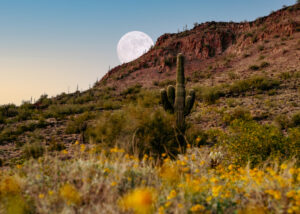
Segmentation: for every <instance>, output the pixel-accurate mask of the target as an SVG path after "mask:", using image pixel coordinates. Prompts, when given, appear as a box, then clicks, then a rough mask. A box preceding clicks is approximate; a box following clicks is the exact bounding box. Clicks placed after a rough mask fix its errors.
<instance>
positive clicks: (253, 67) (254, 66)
mask: <svg viewBox="0 0 300 214" xmlns="http://www.w3.org/2000/svg"><path fill="white" fill-rule="evenodd" d="M249 69H250V70H253V71H257V70H259V66H258V65H250V66H249Z"/></svg>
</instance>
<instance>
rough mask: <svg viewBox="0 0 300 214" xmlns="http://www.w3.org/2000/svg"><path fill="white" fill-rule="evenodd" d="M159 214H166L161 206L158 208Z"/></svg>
mask: <svg viewBox="0 0 300 214" xmlns="http://www.w3.org/2000/svg"><path fill="white" fill-rule="evenodd" d="M158 214H165V208H164V207H162V206H160V207H159V208H158Z"/></svg>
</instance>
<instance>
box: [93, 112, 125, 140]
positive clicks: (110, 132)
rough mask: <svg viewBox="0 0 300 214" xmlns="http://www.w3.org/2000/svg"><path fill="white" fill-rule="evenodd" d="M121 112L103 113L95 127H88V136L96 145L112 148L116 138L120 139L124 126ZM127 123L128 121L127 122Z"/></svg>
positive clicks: (123, 117) (123, 115)
mask: <svg viewBox="0 0 300 214" xmlns="http://www.w3.org/2000/svg"><path fill="white" fill-rule="evenodd" d="M125 116H126V115H125V113H124V112H123V111H115V112H104V113H103V114H101V115H100V117H99V118H98V119H97V124H96V125H95V127H89V129H88V130H87V133H88V136H89V137H90V138H91V139H92V140H93V141H94V142H96V143H102V144H105V145H107V146H114V145H115V144H116V143H117V140H118V138H120V137H122V135H123V134H125V135H126V134H127V133H124V132H125V130H124V127H125V124H126V117H125ZM127 122H129V121H127Z"/></svg>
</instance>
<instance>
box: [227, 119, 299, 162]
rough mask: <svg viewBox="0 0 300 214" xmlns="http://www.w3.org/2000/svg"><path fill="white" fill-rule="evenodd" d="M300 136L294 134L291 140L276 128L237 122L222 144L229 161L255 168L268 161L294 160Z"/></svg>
mask: <svg viewBox="0 0 300 214" xmlns="http://www.w3.org/2000/svg"><path fill="white" fill-rule="evenodd" d="M298 134H299V133H298ZM299 136H300V134H299V135H297V134H294V136H293V137H291V139H289V138H286V137H284V135H283V134H282V133H281V132H280V130H279V129H277V128H276V127H274V126H270V125H260V124H258V123H257V122H254V121H242V120H235V121H233V123H232V124H231V131H230V133H229V134H227V135H225V136H223V137H222V138H223V139H222V140H221V142H222V144H223V145H225V148H226V152H227V155H228V157H229V159H231V160H233V162H234V163H235V164H237V165H245V164H247V163H248V162H250V164H251V166H255V165H257V164H260V163H262V162H263V161H266V160H267V159H279V160H281V159H282V160H283V159H285V160H286V159H288V158H292V157H293V155H294V154H295V150H294V149H295V148H297V147H295V146H297V145H298V146H299V140H300V138H299ZM297 140H298V143H297ZM289 142H293V143H289ZM294 147H295V148H294Z"/></svg>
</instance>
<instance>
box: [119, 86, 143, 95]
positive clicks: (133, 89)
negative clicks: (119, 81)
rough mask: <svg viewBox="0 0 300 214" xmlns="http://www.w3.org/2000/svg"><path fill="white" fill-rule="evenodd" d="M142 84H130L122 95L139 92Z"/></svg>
mask: <svg viewBox="0 0 300 214" xmlns="http://www.w3.org/2000/svg"><path fill="white" fill-rule="evenodd" d="M141 88H142V85H140V84H136V85H134V86H130V87H128V88H127V89H125V90H124V91H122V92H121V95H123V96H126V95H129V94H137V93H139V92H140V91H141Z"/></svg>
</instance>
